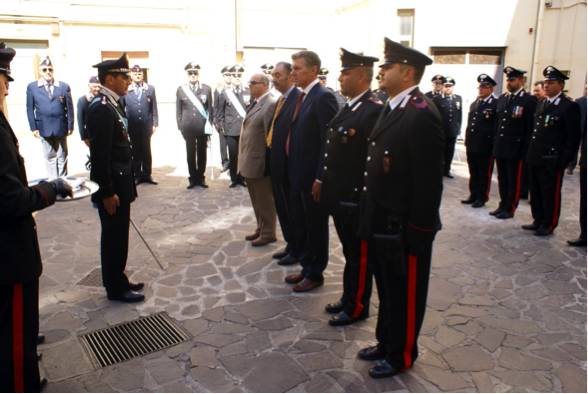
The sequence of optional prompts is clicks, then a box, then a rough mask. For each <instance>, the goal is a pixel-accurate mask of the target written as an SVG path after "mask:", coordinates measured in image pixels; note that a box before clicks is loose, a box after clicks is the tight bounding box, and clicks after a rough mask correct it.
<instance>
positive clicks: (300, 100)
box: [286, 92, 306, 156]
mask: <svg viewBox="0 0 588 394" xmlns="http://www.w3.org/2000/svg"><path fill="white" fill-rule="evenodd" d="M304 96H306V93H304V92H302V93H300V96H299V97H298V101H297V102H296V109H295V110H294V116H292V121H294V119H296V114H298V110H299V109H300V106H301V105H302V101H303V100H304ZM291 132H292V126H290V130H288V139H287V140H286V155H287V156H290V133H291Z"/></svg>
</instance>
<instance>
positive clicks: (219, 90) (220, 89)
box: [212, 85, 226, 131]
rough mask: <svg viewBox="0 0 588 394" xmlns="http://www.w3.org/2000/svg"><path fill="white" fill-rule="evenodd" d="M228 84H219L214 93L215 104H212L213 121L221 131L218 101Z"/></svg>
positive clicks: (217, 129)
mask: <svg viewBox="0 0 588 394" xmlns="http://www.w3.org/2000/svg"><path fill="white" fill-rule="evenodd" d="M225 88H226V86H224V85H223V86H219V87H217V88H216V89H214V94H213V98H214V104H213V106H212V115H213V117H212V123H213V124H214V127H216V131H220V127H219V126H218V103H219V101H220V95H221V94H222V93H223V90H225Z"/></svg>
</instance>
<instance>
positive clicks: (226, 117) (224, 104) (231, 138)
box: [218, 64, 251, 188]
mask: <svg viewBox="0 0 588 394" xmlns="http://www.w3.org/2000/svg"><path fill="white" fill-rule="evenodd" d="M230 71H231V76H232V78H233V83H232V85H231V88H229V89H225V90H224V91H223V92H222V94H221V95H220V98H219V103H218V114H219V116H218V124H219V126H220V128H221V130H222V132H223V133H224V134H225V135H226V137H227V145H228V147H229V175H230V176H231V183H230V185H229V187H231V188H233V187H236V186H237V185H241V186H247V184H246V183H245V179H244V178H243V177H242V176H241V175H239V173H238V172H237V165H238V160H239V136H240V135H241V125H242V124H243V119H245V113H246V112H247V109H248V108H249V105H250V100H251V96H250V94H249V88H248V87H243V86H242V82H241V78H242V77H243V72H244V71H245V69H244V68H243V67H242V66H240V65H238V64H237V65H234V66H233V67H231V70H230Z"/></svg>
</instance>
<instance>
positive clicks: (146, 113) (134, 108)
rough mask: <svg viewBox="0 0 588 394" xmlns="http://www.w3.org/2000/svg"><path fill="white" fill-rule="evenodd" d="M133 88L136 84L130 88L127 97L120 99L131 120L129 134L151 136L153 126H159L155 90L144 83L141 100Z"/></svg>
mask: <svg viewBox="0 0 588 394" xmlns="http://www.w3.org/2000/svg"><path fill="white" fill-rule="evenodd" d="M133 87H134V84H132V85H131V86H129V91H128V92H127V95H126V96H122V97H121V98H120V102H121V105H122V107H123V108H124V110H125V113H126V114H127V119H128V120H129V134H131V135H139V134H140V135H151V134H153V126H155V127H158V126H159V117H158V114H157V98H156V97H155V88H154V87H153V86H152V85H148V84H146V83H145V82H143V85H142V90H143V91H142V92H141V98H140V99H139V98H138V97H137V94H136V93H135V90H134V89H133Z"/></svg>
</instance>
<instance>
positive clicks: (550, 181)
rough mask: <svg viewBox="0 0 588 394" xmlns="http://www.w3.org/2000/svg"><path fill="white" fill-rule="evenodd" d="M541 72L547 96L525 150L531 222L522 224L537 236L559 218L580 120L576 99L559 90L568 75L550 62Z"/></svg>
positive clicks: (538, 107) (550, 228)
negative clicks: (567, 172)
mask: <svg viewBox="0 0 588 394" xmlns="http://www.w3.org/2000/svg"><path fill="white" fill-rule="evenodd" d="M543 76H544V77H545V85H544V86H545V94H546V96H547V97H546V98H545V99H543V101H541V102H540V103H539V104H538V105H537V110H536V111H535V116H534V123H535V127H534V129H533V135H532V138H531V139H530V142H529V150H528V153H527V163H529V164H530V167H529V174H530V178H529V191H530V192H531V214H532V215H533V223H531V224H527V225H524V226H523V229H525V230H532V231H534V233H533V234H534V235H538V236H544V235H549V234H552V233H553V230H554V229H555V228H556V227H557V224H558V222H559V214H560V211H561V187H562V184H563V172H564V170H565V169H566V167H567V166H568V165H569V163H570V158H571V157H573V156H574V154H575V153H576V152H577V151H578V143H579V141H580V137H581V120H582V115H581V114H580V106H579V105H578V103H576V102H575V101H574V99H572V98H571V97H568V96H566V95H565V94H563V88H564V86H565V81H566V80H567V79H568V77H567V76H565V75H564V74H563V73H562V72H561V71H559V70H558V69H557V68H555V67H553V66H547V67H546V68H545V69H544V70H543Z"/></svg>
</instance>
